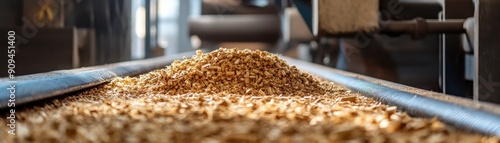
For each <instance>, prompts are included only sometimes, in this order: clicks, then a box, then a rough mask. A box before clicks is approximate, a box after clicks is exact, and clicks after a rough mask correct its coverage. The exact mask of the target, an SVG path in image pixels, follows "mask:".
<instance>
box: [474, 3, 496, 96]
mask: <svg viewBox="0 0 500 143" xmlns="http://www.w3.org/2000/svg"><path fill="white" fill-rule="evenodd" d="M498 7H500V1H498V0H477V1H476V11H475V15H474V17H475V21H476V24H475V26H476V27H475V31H476V33H475V35H477V36H476V37H475V43H474V57H475V76H474V97H475V100H481V101H487V102H494V103H500V40H499V39H500V15H499V14H498V13H500V9H498Z"/></svg>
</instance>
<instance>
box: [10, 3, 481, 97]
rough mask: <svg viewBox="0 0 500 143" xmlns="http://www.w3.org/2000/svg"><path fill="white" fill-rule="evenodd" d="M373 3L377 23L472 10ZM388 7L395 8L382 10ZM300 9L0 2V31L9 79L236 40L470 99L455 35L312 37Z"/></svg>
mask: <svg viewBox="0 0 500 143" xmlns="http://www.w3.org/2000/svg"><path fill="white" fill-rule="evenodd" d="M380 2H381V4H380V7H376V8H378V10H380V11H381V13H380V14H377V16H378V15H380V17H381V19H382V20H414V19H416V18H422V19H443V18H444V17H446V18H455V19H465V18H468V17H473V15H474V3H473V1H471V0H455V1H447V0H399V1H391V0H380ZM390 2H393V3H391V5H387V4H382V3H390ZM394 5H395V6H396V10H397V11H389V12H390V13H383V12H387V10H385V9H387V7H386V6H394ZM307 6H309V9H310V7H311V0H1V1H0V11H1V12H0V31H1V32H3V33H7V31H9V30H15V31H16V39H17V41H16V44H17V48H16V57H15V58H16V72H17V73H16V75H18V76H19V75H25V74H32V73H40V72H48V71H53V70H61V69H73V68H79V67H89V66H95V65H103V64H109V63H116V62H121V61H130V60H139V59H146V58H153V57H158V56H169V55H173V54H177V53H182V52H187V51H193V50H197V49H204V50H206V51H209V50H213V49H216V48H219V47H225V48H234V47H237V48H241V49H260V50H266V51H270V52H272V53H279V54H282V55H285V56H289V57H293V58H297V59H301V60H305V61H310V62H314V63H317V64H322V65H326V66H330V67H334V68H337V69H341V70H346V71H350V72H355V73H360V74H363V75H368V76H372V77H375V78H380V79H385V80H388V81H393V82H397V83H402V84H405V85H409V86H412V87H418V88H422V89H427V90H432V91H439V92H444V93H447V94H453V95H457V96H464V97H471V96H472V94H473V87H472V81H473V76H472V73H471V71H470V70H471V69H472V68H471V66H473V65H471V64H472V63H471V61H470V59H469V60H468V59H467V58H468V57H469V58H470V57H471V56H472V55H471V54H472V52H468V51H467V48H469V51H470V47H467V45H470V43H469V44H467V41H465V43H466V44H464V38H463V36H464V34H463V33H450V34H447V35H446V37H445V36H444V34H440V33H428V34H425V36H422V35H419V33H418V32H414V33H413V35H412V34H401V33H397V32H389V33H385V34H383V33H377V34H368V35H364V36H365V37H367V39H365V40H367V41H361V43H366V44H365V45H363V46H360V45H359V43H360V41H359V40H358V39H356V37H343V36H317V35H316V34H313V32H312V31H314V30H313V27H314V26H311V23H312V22H311V19H312V18H311V17H313V16H312V15H313V14H311V12H310V11H307V9H308V7H307ZM445 7H446V9H445ZM384 10H385V11H384ZM377 12H378V11H377ZM347 16H349V15H346V17H347ZM460 24H463V21H462V23H460ZM459 26H461V25H459ZM461 30H463V29H461ZM409 33H411V32H409ZM313 35H314V36H313ZM362 36H363V35H362ZM358 38H359V37H358ZM445 39H446V40H445ZM356 40H357V41H356ZM464 45H465V46H464ZM443 49H446V50H443ZM4 58H5V60H7V59H6V57H4ZM5 64H6V63H4V62H2V63H1V65H0V66H6V65H5ZM6 75H7V74H6V73H4V72H1V74H0V76H1V77H5V76H6Z"/></svg>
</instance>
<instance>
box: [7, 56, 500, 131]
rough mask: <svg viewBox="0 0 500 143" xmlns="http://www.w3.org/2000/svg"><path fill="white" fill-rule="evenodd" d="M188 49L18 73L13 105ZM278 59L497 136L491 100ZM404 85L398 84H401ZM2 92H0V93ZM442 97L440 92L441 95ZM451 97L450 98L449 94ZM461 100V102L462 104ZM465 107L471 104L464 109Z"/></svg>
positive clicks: (137, 69)
mask: <svg viewBox="0 0 500 143" xmlns="http://www.w3.org/2000/svg"><path fill="white" fill-rule="evenodd" d="M191 55H194V53H184V54H180V55H174V56H169V57H166V58H155V59H147V60H141V61H133V62H123V63H117V64H111V65H104V66H97V67H91V68H83V69H74V70H62V71H54V72H49V73H41V74H34V75H28V76H21V77H19V78H17V79H16V80H17V83H16V104H23V103H28V102H33V101H37V100H40V99H45V98H49V97H54V96H58V95H62V94H65V93H69V92H72V91H77V90H82V89H85V88H88V87H91V86H95V85H98V84H101V83H104V82H106V81H109V80H110V79H111V78H113V77H117V76H127V75H136V74H140V73H144V72H148V71H151V70H154V69H158V68H162V67H164V66H165V65H168V64H170V63H171V62H172V61H174V60H176V59H181V58H182V57H183V56H186V57H190V56H191ZM282 58H284V59H285V60H286V61H287V62H288V63H289V64H291V65H296V66H297V67H298V68H299V69H301V70H304V71H307V72H309V73H311V74H315V75H317V76H319V77H322V78H324V79H326V80H329V81H332V82H335V83H336V84H340V85H344V86H345V87H347V88H349V89H351V90H353V91H356V92H359V93H361V94H363V95H364V96H368V97H373V98H375V99H377V100H379V101H381V102H384V103H387V104H390V105H396V106H399V108H400V109H402V110H404V111H406V112H408V113H410V114H412V115H415V116H420V117H432V116H436V117H439V118H440V119H441V120H442V121H444V122H447V123H449V124H450V125H454V126H456V127H458V128H461V129H467V130H472V131H476V132H480V133H484V134H489V135H495V136H499V137H500V116H499V115H498V114H495V113H498V111H500V110H498V109H500V108H499V107H498V106H496V105H490V104H485V103H473V102H472V101H470V100H465V99H456V100H449V101H448V100H443V99H439V98H436V97H430V96H429V95H428V93H425V95H424V94H423V93H419V92H411V91H409V90H418V89H414V88H410V87H406V86H403V85H399V84H395V83H391V84H390V86H387V85H386V86H384V85H381V83H384V84H387V82H386V81H382V80H378V79H368V80H367V78H366V77H365V76H362V75H357V74H353V73H348V72H344V71H339V70H336V69H332V68H327V67H324V66H320V65H315V64H312V63H308V62H304V61H299V60H294V59H290V58H286V57H282ZM0 81H1V83H0V88H3V89H6V88H7V87H8V86H9V85H10V83H9V82H7V81H8V79H0ZM403 88H404V89H403ZM7 92H8V90H3V91H1V93H2V94H1V96H0V101H1V103H0V109H2V108H6V107H7V103H8V102H7V100H8V99H9V96H8V94H7ZM4 93H5V94H4ZM436 94H437V93H436ZM442 97H445V95H443V96H442ZM451 99H453V98H451ZM464 105H465V106H464ZM468 106H473V107H474V108H470V107H468Z"/></svg>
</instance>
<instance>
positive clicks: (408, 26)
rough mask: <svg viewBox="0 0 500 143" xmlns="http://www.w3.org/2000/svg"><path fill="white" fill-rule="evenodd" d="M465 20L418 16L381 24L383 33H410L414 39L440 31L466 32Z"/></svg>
mask: <svg viewBox="0 0 500 143" xmlns="http://www.w3.org/2000/svg"><path fill="white" fill-rule="evenodd" d="M464 21H465V20H462V19H456V20H446V21H439V20H425V19H423V18H416V19H414V20H401V21H386V22H382V24H381V29H380V32H381V33H392V34H394V33H399V34H403V33H406V34H410V35H411V37H412V38H414V39H421V38H424V37H425V36H426V35H428V34H440V33H464V32H465V29H464V27H463V25H464Z"/></svg>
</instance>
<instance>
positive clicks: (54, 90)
mask: <svg viewBox="0 0 500 143" xmlns="http://www.w3.org/2000/svg"><path fill="white" fill-rule="evenodd" d="M192 55H195V53H194V52H188V53H182V54H177V55H172V56H167V57H159V58H152V59H146V60H139V61H129V62H122V63H116V64H109V65H102V66H95V67H89V68H80V69H72V70H59V71H52V72H47V73H39V74H32V75H26V76H20V77H16V78H14V79H8V78H2V79H0V89H2V90H1V91H0V109H4V108H7V107H9V106H8V104H9V100H15V102H14V103H15V105H16V106H18V105H21V104H26V103H29V102H34V101H38V100H42V99H46V98H50V97H55V96H59V95H63V94H66V93H70V92H74V91H78V90H82V89H85V88H89V87H92V86H96V85H99V84H102V83H104V82H108V81H110V80H111V79H113V78H115V77H123V76H133V75H138V74H141V73H146V72H149V71H152V70H155V69H159V68H163V67H165V66H167V65H169V64H170V63H172V62H173V61H175V60H178V59H182V58H183V57H184V56H186V57H188V56H192ZM11 86H14V87H15V90H13V91H15V93H14V94H13V95H14V97H13V98H11V97H10V95H11V93H10V91H9V90H8V88H9V87H11ZM6 89H7V90H6Z"/></svg>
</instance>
